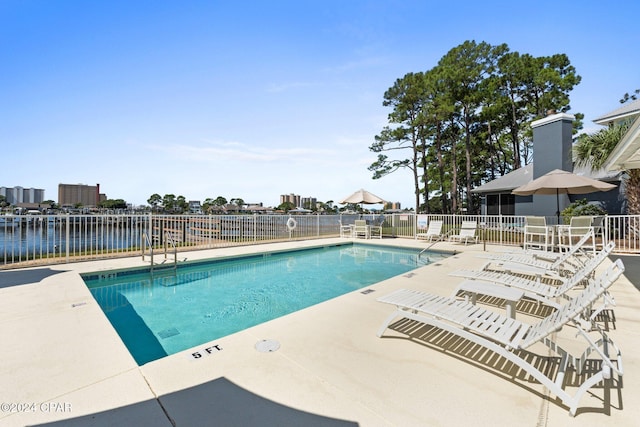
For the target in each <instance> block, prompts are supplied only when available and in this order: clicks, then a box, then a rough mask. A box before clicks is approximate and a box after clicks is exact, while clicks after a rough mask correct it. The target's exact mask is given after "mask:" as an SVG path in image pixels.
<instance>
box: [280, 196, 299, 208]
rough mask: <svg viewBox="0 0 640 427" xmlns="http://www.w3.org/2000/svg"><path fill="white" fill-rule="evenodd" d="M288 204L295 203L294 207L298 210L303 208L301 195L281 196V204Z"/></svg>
mask: <svg viewBox="0 0 640 427" xmlns="http://www.w3.org/2000/svg"><path fill="white" fill-rule="evenodd" d="M286 202H290V203H293V206H295V207H296V208H299V207H301V204H300V195H299V194H293V193H291V194H283V195H281V196H280V204H283V203H286Z"/></svg>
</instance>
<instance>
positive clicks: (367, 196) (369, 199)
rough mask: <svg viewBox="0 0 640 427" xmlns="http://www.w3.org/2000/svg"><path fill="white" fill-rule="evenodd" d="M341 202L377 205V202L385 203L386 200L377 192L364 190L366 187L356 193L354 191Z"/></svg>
mask: <svg viewBox="0 0 640 427" xmlns="http://www.w3.org/2000/svg"><path fill="white" fill-rule="evenodd" d="M340 203H342V204H345V203H354V204H358V203H362V204H364V205H375V204H378V203H384V200H383V199H381V198H380V197H378V196H376V195H375V194H373V193H370V192H368V191H367V190H364V189H362V188H361V189H360V190H358V191H356V192H355V193H353V194H352V195H350V196H349V197H346V198H344V199H342V200H341V201H340Z"/></svg>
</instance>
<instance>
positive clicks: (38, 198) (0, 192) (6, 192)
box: [0, 186, 44, 206]
mask: <svg viewBox="0 0 640 427" xmlns="http://www.w3.org/2000/svg"><path fill="white" fill-rule="evenodd" d="M0 196H4V197H5V200H6V202H7V203H9V204H10V205H15V206H17V205H19V204H23V203H28V204H37V203H42V202H43V201H44V190H43V189H40V188H24V187H20V186H16V187H0Z"/></svg>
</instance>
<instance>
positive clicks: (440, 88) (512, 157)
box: [369, 40, 584, 214]
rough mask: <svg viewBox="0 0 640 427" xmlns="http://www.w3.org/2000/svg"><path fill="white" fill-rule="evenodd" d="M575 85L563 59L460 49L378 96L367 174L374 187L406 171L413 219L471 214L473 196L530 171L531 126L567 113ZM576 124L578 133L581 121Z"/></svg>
mask: <svg viewBox="0 0 640 427" xmlns="http://www.w3.org/2000/svg"><path fill="white" fill-rule="evenodd" d="M580 80H581V77H580V76H579V75H578V74H577V73H576V70H575V68H574V67H573V66H572V65H571V63H570V61H569V58H568V57H567V55H565V54H554V55H551V56H541V57H535V56H532V55H530V54H520V53H518V52H513V51H510V49H509V47H508V46H507V45H506V44H500V45H496V46H494V45H490V44H489V43H486V42H480V43H476V42H475V41H469V40H468V41H465V42H464V43H462V44H461V45H459V46H456V47H454V48H453V49H451V50H450V51H449V52H447V53H446V54H445V55H444V56H443V57H442V58H441V59H440V60H439V62H438V63H437V64H436V66H434V67H433V68H431V69H429V70H427V71H420V72H410V73H407V74H406V75H404V76H403V77H401V78H399V79H397V80H396V81H395V83H394V84H393V86H392V87H390V88H389V89H388V90H387V91H386V92H385V93H384V99H383V103H382V104H383V106H385V107H390V108H391V112H390V113H389V114H388V124H387V125H385V126H384V127H383V129H382V131H381V132H380V133H379V134H378V135H376V136H375V142H374V143H373V144H372V145H371V146H370V147H369V149H370V150H371V151H372V152H374V153H377V154H378V156H377V159H376V161H375V162H373V163H372V164H371V165H370V166H369V170H370V171H372V172H373V178H374V179H379V178H382V177H384V176H386V175H388V174H390V173H393V172H395V171H397V170H400V169H408V170H410V171H411V172H412V177H413V186H414V193H415V202H416V207H417V211H419V212H426V213H462V212H466V213H470V214H471V213H477V212H478V211H479V197H477V196H475V195H473V194H472V193H471V189H472V188H473V187H475V186H478V185H480V184H481V183H482V182H485V181H488V180H493V179H495V178H497V177H499V176H502V175H505V174H506V173H508V172H510V171H512V170H515V169H518V168H520V167H522V166H524V165H526V164H528V163H529V162H530V161H531V158H532V135H533V134H532V130H531V126H530V123H531V122H532V121H534V120H536V119H539V118H542V117H544V116H545V115H547V114H548V113H549V112H567V111H569V110H570V109H571V106H570V104H569V93H570V92H571V90H572V89H573V88H574V87H575V86H576V85H578V84H579V83H580ZM574 116H575V117H576V120H575V121H574V130H575V131H576V132H577V131H578V130H580V129H581V128H582V119H583V118H584V115H583V114H581V113H574ZM421 197H422V202H421Z"/></svg>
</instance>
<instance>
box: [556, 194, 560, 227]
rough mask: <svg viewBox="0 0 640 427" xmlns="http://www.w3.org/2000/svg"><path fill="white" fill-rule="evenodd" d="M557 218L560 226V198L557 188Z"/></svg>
mask: <svg viewBox="0 0 640 427" xmlns="http://www.w3.org/2000/svg"><path fill="white" fill-rule="evenodd" d="M556 217H558V225H560V198H559V196H558V189H557V188H556Z"/></svg>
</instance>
